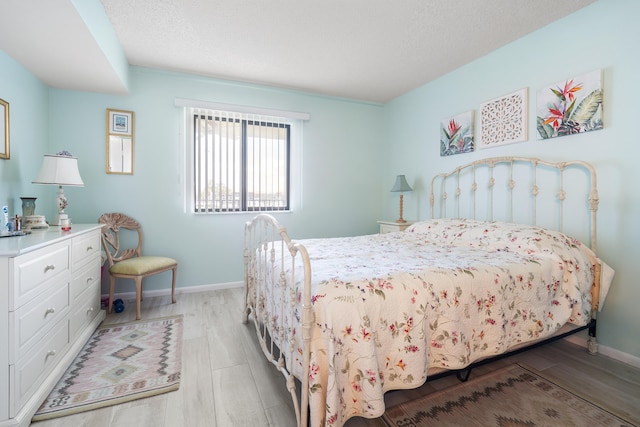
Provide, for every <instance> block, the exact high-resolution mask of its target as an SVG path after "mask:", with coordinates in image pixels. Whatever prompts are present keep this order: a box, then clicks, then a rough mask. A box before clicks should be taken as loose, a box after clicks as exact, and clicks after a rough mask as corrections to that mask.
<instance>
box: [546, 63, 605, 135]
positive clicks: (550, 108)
mask: <svg viewBox="0 0 640 427" xmlns="http://www.w3.org/2000/svg"><path fill="white" fill-rule="evenodd" d="M602 98H603V93H602V70H596V71H592V72H590V73H587V74H583V75H580V76H576V77H573V78H570V79H567V80H563V81H561V82H558V83H554V84H552V85H549V86H547V87H544V88H542V89H540V90H539V91H538V95H537V99H536V129H537V131H538V139H549V138H557V137H559V136H566V135H575V134H577V133H583V132H590V131H592V130H599V129H602V128H603V125H602Z"/></svg>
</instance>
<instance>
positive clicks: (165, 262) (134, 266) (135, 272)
mask: <svg viewBox="0 0 640 427" xmlns="http://www.w3.org/2000/svg"><path fill="white" fill-rule="evenodd" d="M176 264H178V263H177V261H176V260H175V259H172V258H167V257H163V256H141V257H135V258H129V259H125V260H124V261H120V262H117V263H115V264H113V266H112V267H111V268H110V269H109V272H110V273H114V274H130V275H132V276H139V275H141V274H147V273H150V272H152V271H156V270H162V269H163V268H169V267H171V266H173V265H176Z"/></svg>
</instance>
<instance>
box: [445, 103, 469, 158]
mask: <svg viewBox="0 0 640 427" xmlns="http://www.w3.org/2000/svg"><path fill="white" fill-rule="evenodd" d="M472 151H473V110H472V111H467V112H466V113H462V114H458V115H456V116H453V117H447V118H446V119H444V120H442V121H441V122H440V155H441V156H451V155H453V154H462V153H470V152H472Z"/></svg>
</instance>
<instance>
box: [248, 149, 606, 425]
mask: <svg viewBox="0 0 640 427" xmlns="http://www.w3.org/2000/svg"><path fill="white" fill-rule="evenodd" d="M521 164H524V165H526V166H528V167H529V169H530V170H531V176H530V178H529V182H530V184H531V185H530V187H529V190H530V198H532V199H533V211H534V215H533V223H532V224H533V225H535V224H536V221H537V219H536V218H537V217H536V212H537V196H538V195H539V194H540V188H538V169H539V166H543V167H545V168H547V169H549V168H550V169H551V170H552V171H555V174H557V175H558V180H559V189H558V191H557V194H556V199H557V200H558V202H559V203H558V205H559V207H558V209H559V215H560V221H559V224H560V225H559V230H558V231H562V224H563V223H564V201H565V198H566V195H567V192H566V187H565V185H564V172H565V170H566V169H567V168H569V167H577V168H580V169H582V170H584V171H586V172H587V174H588V179H589V192H588V193H589V194H588V196H587V202H588V207H587V209H588V210H589V211H590V214H589V220H588V222H589V225H588V228H589V230H588V234H589V241H590V242H589V245H590V247H591V249H592V250H593V251H594V252H595V250H596V243H597V238H596V212H597V209H598V192H597V186H596V183H597V181H596V172H595V169H594V168H593V167H592V166H591V165H590V164H589V163H586V162H583V161H579V160H574V161H566V162H557V163H554V162H549V161H543V160H540V159H537V158H528V157H492V158H486V159H481V160H476V161H474V162H471V163H467V164H465V165H462V166H459V167H457V168H455V169H454V170H453V171H452V172H449V173H440V174H437V175H435V176H434V177H433V179H432V180H431V185H430V200H429V203H430V208H431V217H432V218H445V217H447V207H448V206H449V205H448V203H447V198H448V195H447V181H448V180H455V182H454V185H455V189H454V192H455V201H454V206H456V207H455V209H453V210H454V212H453V213H452V214H451V215H449V217H460V213H461V207H460V200H461V198H462V196H463V194H465V193H464V191H463V188H462V187H461V176H462V175H463V174H464V173H471V176H472V177H473V181H472V183H471V184H470V189H469V190H470V191H471V194H472V202H471V203H472V206H473V214H472V217H473V219H476V207H477V204H478V200H477V194H478V191H477V190H478V189H479V188H480V186H479V184H478V182H477V181H478V176H479V175H478V174H477V171H478V170H479V169H481V168H488V176H489V178H488V181H487V183H486V188H487V189H488V191H487V193H488V196H489V198H490V199H491V200H490V202H489V206H490V208H489V211H490V212H489V214H488V216H489V218H485V219H487V220H493V216H494V212H493V211H494V209H493V208H494V192H495V191H496V190H495V189H496V185H495V184H496V180H495V178H494V170H495V168H496V167H497V166H498V165H506V167H507V173H508V176H509V180H508V182H507V185H506V186H505V187H506V191H507V193H509V194H508V199H509V200H510V203H511V206H510V207H509V210H510V212H511V219H513V200H514V199H513V192H514V190H516V189H519V188H521V186H518V185H517V183H516V181H515V180H514V179H513V171H514V166H515V165H521ZM244 239H245V240H244V267H245V278H244V281H245V286H244V301H245V308H244V310H243V322H244V323H247V322H248V321H249V319H251V320H252V321H253V324H254V326H255V329H256V333H257V336H258V340H259V343H260V347H261V348H262V351H263V352H264V354H265V356H266V357H267V359H268V360H269V361H270V362H271V363H272V364H273V365H274V366H276V368H277V369H278V370H279V371H280V372H281V373H282V375H283V376H284V377H285V379H286V383H287V388H288V390H289V392H290V394H291V398H292V400H293V405H294V409H295V415H296V420H297V425H298V426H303V427H306V426H307V425H308V410H309V407H308V405H309V393H308V389H309V362H310V342H311V334H312V328H313V324H314V313H313V307H312V304H311V298H312V295H311V277H312V274H311V273H312V266H311V263H310V260H309V255H308V253H307V250H306V248H305V247H304V246H303V245H302V244H299V243H296V242H295V241H292V240H291V238H290V237H289V235H288V234H287V231H286V229H285V228H284V227H282V226H281V225H280V224H279V223H278V221H277V220H276V219H275V218H273V217H272V216H270V215H267V214H259V215H257V216H256V217H255V218H254V219H253V220H251V221H250V222H247V223H246V225H245V235H244ZM286 252H288V254H289V255H290V256H288V257H285V256H284V255H285V253H286ZM285 258H288V259H290V260H289V261H285ZM285 262H291V263H292V265H291V267H292V268H291V270H290V271H292V273H291V277H285V276H284V273H281V274H280V275H279V276H278V277H274V276H275V275H274V274H273V273H272V272H273V271H275V270H276V268H275V267H279V271H284V270H285V269H284V267H285V265H284V263H285ZM296 262H300V263H301V265H302V267H303V271H304V277H302V278H299V277H295V276H294V275H295V271H296V269H295V268H294V267H295V266H296ZM299 265H300V264H299ZM599 281H600V279H599V266H596V280H595V283H594V288H593V290H592V296H593V301H594V304H593V306H592V318H593V319H592V322H591V324H589V325H587V326H586V327H581V328H578V329H577V330H582V329H585V328H589V335H590V338H589V340H590V343H589V351H591V352H595V351H596V349H597V346H596V344H595V313H596V309H597V301H598V296H599V289H598V285H599ZM296 283H298V286H301V289H302V299H301V301H299V304H300V305H299V306H298V307H296V305H295V303H291V306H290V307H289V308H290V310H291V311H290V312H289V313H288V316H289V318H292V317H293V316H296V315H297V316H299V317H300V318H301V320H300V323H301V325H302V326H301V327H302V331H301V334H302V341H303V344H302V345H303V348H302V357H303V362H302V363H303V365H302V376H301V378H300V388H299V390H298V388H297V387H296V378H295V377H294V374H293V373H292V367H291V361H293V360H295V355H294V354H293V353H294V351H295V346H294V345H293V342H294V335H293V333H292V330H291V327H290V325H281V324H276V323H275V321H274V319H276V318H277V319H283V318H285V317H286V316H285V313H284V312H280V313H275V314H276V315H275V316H272V315H269V313H270V311H271V310H273V309H274V307H275V306H276V304H275V302H274V299H275V298H276V297H275V293H274V291H273V290H274V289H275V288H276V287H278V288H280V289H283V290H286V291H288V292H289V300H290V301H295V300H296V296H295V289H294V288H293V287H290V286H288V284H296ZM280 295H281V298H282V300H284V299H285V294H284V291H283V292H282V293H280ZM267 296H268V297H267ZM265 301H272V306H271V307H265V306H264V305H263V304H264V302H265ZM280 306H281V307H283V306H284V304H280ZM281 310H284V308H281ZM577 330H576V332H577ZM570 333H573V332H570ZM272 334H277V335H278V336H277V338H278V340H279V341H280V342H285V340H289V342H290V343H291V345H289V348H291V353H290V354H283V353H282V352H281V351H280V349H279V348H278V347H277V346H276V345H275V344H274V340H273V339H272ZM567 334H568V333H565V334H563V336H564V335H567ZM298 393H299V394H300V396H298Z"/></svg>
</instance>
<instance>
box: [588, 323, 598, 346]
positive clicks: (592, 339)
mask: <svg viewBox="0 0 640 427" xmlns="http://www.w3.org/2000/svg"><path fill="white" fill-rule="evenodd" d="M587 351H588V352H589V354H598V342H597V341H596V319H591V324H590V325H589V339H588V340H587Z"/></svg>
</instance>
